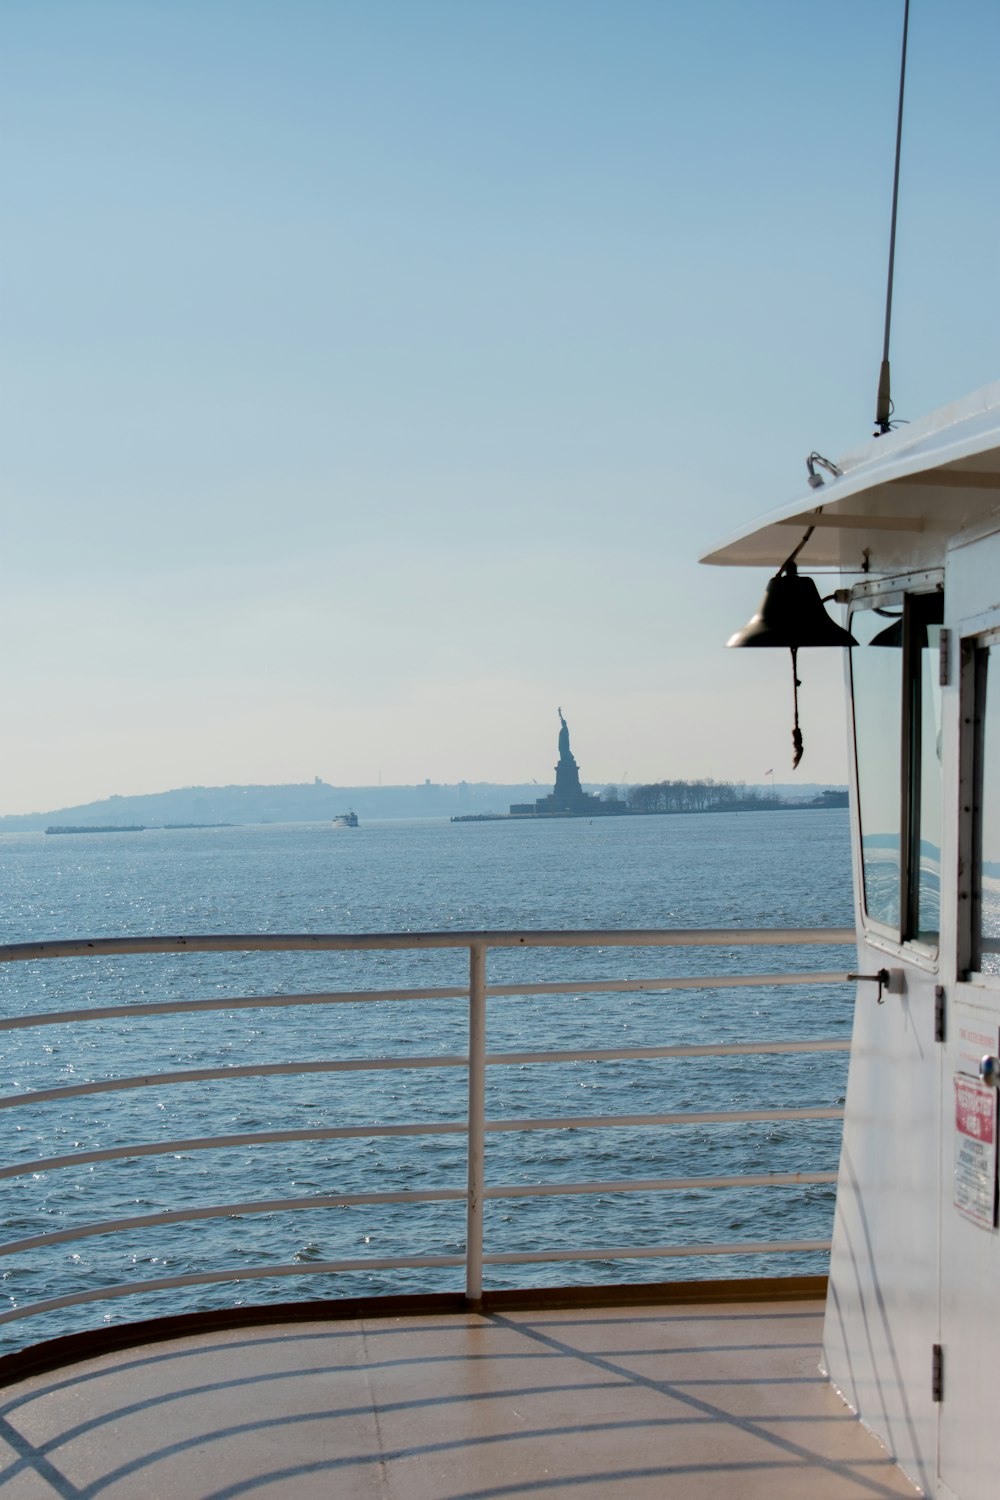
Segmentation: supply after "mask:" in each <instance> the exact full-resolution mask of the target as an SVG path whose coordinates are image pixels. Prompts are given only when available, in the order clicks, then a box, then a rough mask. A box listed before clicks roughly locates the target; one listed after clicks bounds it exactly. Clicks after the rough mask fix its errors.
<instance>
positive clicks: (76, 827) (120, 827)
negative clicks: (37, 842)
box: [45, 823, 146, 833]
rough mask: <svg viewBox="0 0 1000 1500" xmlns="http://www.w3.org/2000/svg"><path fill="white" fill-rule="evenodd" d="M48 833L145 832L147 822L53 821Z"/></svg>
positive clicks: (47, 829)
mask: <svg viewBox="0 0 1000 1500" xmlns="http://www.w3.org/2000/svg"><path fill="white" fill-rule="evenodd" d="M45 832H46V833H145V832H146V825H145V823H81V824H76V823H53V824H52V825H51V827H49V828H46V830H45Z"/></svg>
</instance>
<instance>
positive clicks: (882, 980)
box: [847, 969, 902, 1005]
mask: <svg viewBox="0 0 1000 1500" xmlns="http://www.w3.org/2000/svg"><path fill="white" fill-rule="evenodd" d="M897 974H900V971H899V970H898V969H894V970H893V971H892V972H890V971H889V970H888V969H879V971H878V973H877V974H848V976H847V977H848V979H860V980H863V981H865V982H866V983H868V984H877V985H878V994H877V995H876V996H875V1000H876V1002H877V1004H879V1005H884V1004H885V994H884V993H883V992H884V991H885V990H888V991H889V994H890V995H895V994H898V993H899V992H900V991H901V990H902V985H901V984H899V985H897V984H894V982H893V981H894V978H895V976H896V975H897ZM900 977H902V976H901V975H900Z"/></svg>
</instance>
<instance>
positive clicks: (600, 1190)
mask: <svg viewBox="0 0 1000 1500" xmlns="http://www.w3.org/2000/svg"><path fill="white" fill-rule="evenodd" d="M853 943H854V933H853V931H852V930H851V929H847V928H807V929H795V928H770V929H766V928H764V929H743V928H736V929H733V928H691V929H652V930H649V929H642V930H628V929H609V930H601V931H592V930H591V931H534V932H528V931H524V932H507V931H497V932H494V931H476V932H430V933H427V932H423V933H374V934H373V933H368V934H356V935H348V934H339V933H337V934H329V933H327V934H247V935H243V936H239V935H193V936H182V937H141V936H138V937H123V938H95V939H70V940H59V941H54V942H35V943H17V944H7V945H4V946H0V962H6V963H22V962H25V963H33V962H36V961H46V960H52V959H59V958H81V957H85V958H109V957H129V956H132V955H139V954H147V955H149V954H154V955H174V954H182V953H183V954H193V953H200V954H205V953H228V952H243V953H250V952H253V953H268V952H286V953H290V952H301V951H313V952H317V953H347V952H359V953H364V952H374V951H383V952H384V951H409V952H413V951H420V950H440V949H465V950H466V951H467V953H468V956H469V980H468V983H467V984H465V985H458V986H456V985H446V986H442V985H437V986H426V985H425V986H399V987H392V988H381V989H377V990H376V989H372V990H364V989H362V990H358V989H351V990H321V991H317V992H309V993H298V994H262V995H237V996H227V995H225V994H218V995H213V996H211V997H207V998H199V999H193V1000H192V999H168V1000H155V1001H145V1000H142V1001H139V1000H137V1001H135V1002H125V1003H116V1004H104V1003H97V1004H94V1005H86V1006H79V1005H77V1006H73V1007H72V1008H69V1009H61V1010H50V1011H46V1012H30V1013H26V1014H23V1015H14V1016H6V1017H4V1018H3V1019H0V1031H2V1032H15V1031H21V1032H23V1031H25V1030H29V1029H32V1028H38V1027H54V1026H72V1027H79V1026H85V1025H86V1024H87V1023H90V1022H94V1021H98V1020H101V1021H107V1020H116V1019H120V1020H126V1019H127V1020H128V1021H129V1023H133V1022H135V1021H136V1020H138V1019H139V1018H142V1017H146V1016H148V1017H160V1016H171V1015H172V1016H180V1017H183V1016H185V1015H191V1014H197V1013H204V1012H234V1011H241V1010H248V1009H260V1010H268V1009H289V1008H294V1007H302V1006H307V1007H308V1006H312V1007H315V1006H320V1007H323V1006H331V1007H334V1006H335V1007H340V1006H344V1005H358V1006H364V1005H366V1004H370V1003H374V1002H378V1003H384V1002H399V1003H402V1004H406V1003H409V1004H413V1003H414V1002H420V1001H463V1002H465V1004H466V1005H467V1007H468V1033H467V1046H466V1047H465V1048H464V1049H463V1050H462V1051H460V1052H454V1051H448V1052H441V1053H426V1052H421V1053H414V1054H404V1055H392V1056H370V1057H369V1056H365V1057H342V1056H341V1057H320V1058H305V1059H290V1060H284V1061H280V1062H258V1063H253V1064H247V1065H244V1064H239V1063H233V1064H223V1065H218V1066H209V1067H201V1066H194V1067H187V1068H183V1069H173V1068H172V1069H161V1070H158V1071H150V1072H143V1073H136V1074H134V1075H130V1076H114V1077H106V1078H97V1079H93V1078H91V1079H85V1080H80V1081H74V1082H72V1083H65V1084H58V1085H56V1086H49V1087H37V1088H22V1089H19V1090H18V1091H17V1092H15V1093H12V1094H8V1095H6V1096H4V1097H2V1098H0V1109H5V1110H11V1109H23V1108H25V1107H30V1108H32V1109H37V1108H39V1107H45V1106H53V1105H55V1106H60V1105H65V1104H66V1103H67V1102H68V1101H70V1100H74V1099H82V1098H86V1097H92V1096H107V1095H118V1094H123V1093H133V1092H136V1091H142V1090H148V1089H156V1090H167V1089H172V1088H175V1087H178V1086H184V1085H190V1084H192V1083H212V1084H220V1085H221V1084H230V1083H235V1082H243V1083H246V1082H247V1081H249V1080H262V1079H267V1078H275V1077H295V1076H303V1075H309V1074H334V1075H336V1074H342V1075H349V1074H352V1073H370V1072H373V1071H387V1072H392V1071H397V1070H421V1071H422V1070H438V1069H452V1070H453V1069H456V1068H459V1069H464V1070H466V1072H467V1074H468V1109H467V1113H466V1117H465V1118H464V1119H462V1120H453V1119H447V1120H440V1119H438V1120H434V1119H431V1120H412V1121H391V1122H385V1121H378V1120H376V1121H372V1122H370V1123H367V1124H351V1125H333V1126H325V1125H324V1126H315V1125H309V1126H304V1127H302V1128H299V1129H291V1130H287V1129H281V1130H275V1129H272V1130H245V1131H236V1132H230V1133H226V1134H214V1135H201V1136H191V1137H186V1138H177V1139H171V1140H166V1139H164V1140H156V1141H120V1142H116V1143H115V1144H113V1145H108V1146H95V1147H92V1148H85V1149H73V1150H71V1151H64V1152H59V1153H56V1154H49V1155H45V1156H36V1157H34V1158H32V1159H27V1157H24V1158H22V1159H18V1160H8V1161H7V1162H4V1163H2V1164H0V1178H2V1179H13V1178H26V1177H37V1176H40V1175H43V1174H47V1173H49V1172H53V1171H58V1170H60V1169H63V1168H78V1167H81V1166H84V1165H86V1166H93V1165H94V1164H97V1163H105V1162H114V1161H123V1160H126V1159H129V1158H140V1157H151V1156H163V1155H169V1154H174V1155H180V1154H186V1153H188V1152H195V1151H211V1150H218V1151H225V1150H231V1149H233V1148H244V1147H252V1148H256V1147H260V1146H264V1145H276V1146H291V1145H296V1144H305V1143H309V1142H332V1141H338V1140H341V1141H344V1140H350V1139H359V1140H360V1139H378V1138H391V1137H400V1138H402V1137H419V1136H435V1135H437V1136H440V1135H462V1136H465V1137H466V1152H465V1155H466V1184H465V1186H464V1187H443V1186H430V1187H426V1188H423V1187H421V1188H412V1187H406V1188H396V1189H394V1190H390V1191H372V1192H339V1193H338V1192H329V1191H328V1192H325V1193H316V1194H306V1195H301V1194H298V1195H280V1196H273V1195H272V1196H268V1197H261V1198H258V1199H240V1200H239V1201H233V1202H222V1203H209V1204H204V1203H202V1204H193V1205H186V1206H184V1207H181V1208H172V1209H166V1210H157V1211H155V1212H151V1213H141V1214H130V1215H118V1216H111V1217H108V1218H97V1219H92V1220H90V1221H89V1222H86V1223H74V1224H69V1225H66V1226H64V1227H59V1228H54V1229H45V1230H41V1231H40V1232H35V1233H28V1234H24V1233H22V1234H19V1235H18V1236H17V1237H16V1238H11V1239H10V1240H8V1241H7V1242H6V1243H4V1244H0V1257H5V1256H11V1255H23V1254H26V1253H28V1252H31V1251H35V1250H39V1249H43V1248H46V1247H52V1246H55V1245H63V1244H68V1243H72V1242H74V1241H83V1240H90V1239H93V1238H95V1237H100V1236H104V1235H114V1234H121V1233H125V1232H142V1231H153V1230H157V1229H161V1228H164V1227H166V1226H169V1225H175V1224H185V1223H187V1224H191V1223H197V1222H200V1221H205V1220H211V1219H225V1218H234V1219H235V1218H240V1219H242V1218H253V1217H255V1216H260V1215H268V1214H275V1213H295V1212H298V1211H300V1210H310V1211H315V1210H317V1209H331V1210H332V1209H342V1208H349V1207H358V1206H362V1205H365V1206H367V1205H376V1204H422V1203H446V1202H455V1201H463V1200H464V1202H465V1205H466V1242H465V1249H464V1253H462V1254H444V1255H416V1256H402V1257H384V1256H368V1257H348V1258H344V1259H337V1260H329V1259H326V1260H322V1261H321V1260H318V1259H317V1260H309V1261H307V1262H296V1263H293V1264H267V1265H265V1266H254V1265H241V1266H238V1267H233V1268H229V1269H224V1270H204V1269H198V1270H194V1271H191V1272H190V1273H186V1274H183V1275H176V1276H167V1277H162V1276H161V1277H156V1278H148V1277H146V1278H142V1279H139V1280H137V1281H135V1282H129V1283H122V1284H116V1285H113V1286H106V1285H105V1286H95V1287H92V1288H90V1289H88V1290H83V1291H80V1290H74V1291H72V1292H66V1293H65V1294H64V1295H61V1296H55V1297H45V1298H43V1299H41V1300H38V1301H35V1302H32V1303H30V1304H27V1305H24V1306H15V1307H11V1308H10V1309H9V1310H7V1311H4V1312H2V1313H0V1324H3V1323H8V1322H13V1321H17V1320H20V1319H23V1318H28V1317H31V1316H33V1315H36V1314H42V1313H50V1312H54V1311H57V1310H59V1309H62V1308H68V1307H71V1306H76V1305H79V1304H83V1303H86V1302H91V1301H93V1302H97V1301H102V1300H106V1299H108V1298H114V1297H126V1296H131V1295H136V1294H140V1293H143V1292H157V1291H165V1290H172V1289H179V1288H183V1287H196V1286H210V1285H213V1284H217V1283H220V1282H238V1281H245V1280H246V1281H249V1280H257V1279H261V1278H266V1277H276V1278H283V1277H288V1276H295V1275H300V1276H301V1275H306V1276H315V1275H317V1274H327V1273H329V1274H334V1273H344V1272H353V1271H374V1270H409V1269H417V1268H422V1267H441V1268H445V1267H450V1268H454V1267H458V1266H464V1268H465V1284H466V1296H467V1298H468V1300H469V1302H470V1304H471V1305H473V1306H474V1305H477V1304H478V1302H479V1301H480V1299H481V1296H482V1279H483V1269H484V1267H486V1266H515V1265H526V1264H531V1263H541V1262H561V1261H581V1262H585V1261H595V1260H596V1261H605V1262H606V1261H611V1260H634V1259H649V1258H654V1257H660V1258H663V1259H673V1258H681V1257H690V1256H703V1255H711V1256H720V1255H770V1254H772V1253H776V1252H780V1251H783V1252H786V1253H787V1252H792V1253H797V1252H810V1253H811V1252H816V1251H823V1250H826V1249H828V1241H825V1240H812V1239H795V1240H784V1241H782V1240H773V1239H771V1240H761V1241H752V1242H751V1241H736V1242H729V1241H726V1242H720V1241H707V1242H697V1243H693V1244H683V1245H672V1244H667V1245H660V1244H657V1245H645V1244H643V1245H636V1244H632V1245H628V1244H626V1245H615V1246H607V1245H605V1246H603V1247H578V1248H570V1247H563V1246H552V1247H547V1248H545V1247H537V1248H533V1249H530V1250H499V1251H489V1250H487V1249H486V1247H485V1245H484V1243H483V1206H484V1203H485V1202H487V1201H491V1200H504V1199H516V1198H545V1197H550V1198H554V1197H581V1196H588V1195H590V1196H592V1195H595V1194H597V1195H605V1194H607V1195H611V1194H626V1193H664V1194H669V1193H674V1192H692V1191H701V1190H715V1189H719V1190H734V1189H742V1188H782V1187H794V1186H798V1187H803V1186H816V1185H829V1184H832V1183H834V1182H835V1181H836V1173H835V1172H833V1171H828V1170H821V1171H791V1172H775V1171H771V1172H750V1173H746V1172H742V1173H727V1172H721V1173H720V1172H715V1173H713V1174H710V1175H709V1174H706V1175H703V1176H690V1175H674V1176H663V1175H654V1176H644V1177H634V1178H630V1177H627V1176H626V1177H621V1176H615V1177H610V1178H605V1179H601V1180H596V1179H595V1180H585V1181H578V1182H541V1183H535V1182H531V1183H507V1184H495V1183H494V1184H487V1182H486V1181H485V1143H486V1138H487V1136H488V1135H490V1134H493V1133H497V1132H515V1131H516V1132H525V1133H530V1132H546V1131H593V1130H608V1129H613V1130H623V1129H635V1128H655V1129H660V1128H664V1129H671V1128H676V1127H690V1126H699V1127H700V1126H714V1125H735V1124H746V1123H767V1122H771V1123H776V1122H784V1121H823V1120H836V1119H839V1118H840V1117H841V1116H842V1113H843V1111H842V1106H840V1105H839V1104H838V1105H802V1106H796V1107H782V1106H775V1107H763V1108H748V1109H739V1108H727V1109H692V1108H685V1109H680V1110H676V1109H675V1110H662V1111H658V1112H637V1113H629V1114H623V1113H618V1114H593V1115H588V1114H576V1113H574V1114H554V1115H546V1116H531V1117H527V1116H525V1117H520V1116H514V1117H511V1118H500V1119H492V1118H488V1117H487V1113H486V1087H485V1084H486V1074H487V1070H488V1069H489V1068H503V1067H510V1068H525V1067H534V1066H536V1065H540V1066H548V1065H560V1064H563V1065H564V1064H582V1063H587V1064H590V1063H593V1064H596V1065H601V1064H608V1063H621V1062H647V1061H661V1060H669V1059H675V1060H681V1059H697V1058H702V1059H720V1060H721V1059H725V1058H740V1057H766V1056H767V1055H773V1056H781V1055H785V1056H787V1055H793V1054H824V1053H837V1052H844V1051H847V1050H849V1042H848V1041H847V1039H846V1038H844V1037H833V1038H831V1037H822V1038H814V1037H806V1038H801V1039H775V1040H771V1039H763V1040H755V1041H732V1042H700V1041H699V1042H681V1043H677V1042H673V1043H670V1044H662V1045H636V1046H606V1047H595V1046H578V1047H569V1048H567V1047H559V1048H556V1047H553V1048H543V1049H532V1050H521V1049H519V1050H503V1051H501V1050H493V1051H491V1050H489V1049H488V1048H487V1045H486V1007H487V1002H488V1001H489V1000H490V999H494V998H496V999H500V998H504V999H510V998H517V997H524V998H529V997H533V998H542V999H544V998H545V997H553V998H556V997H559V996H567V995H580V996H598V995H602V994H608V995H614V994H628V993H630V992H637V993H644V994H646V995H648V996H650V997H657V992H662V998H663V999H664V1002H665V1003H666V1001H667V999H668V998H669V994H670V992H672V991H690V990H703V991H714V990H732V989H736V988H741V989H753V988H762V987H766V988H775V987H787V986H796V987H799V986H801V987H804V988H809V987H816V986H831V985H840V984H845V983H848V982H849V981H850V980H851V979H852V978H856V977H857V976H853V975H852V974H851V971H850V970H849V969H848V968H846V967H845V968H844V969H823V970H803V971H800V972H797V973H796V972H789V971H787V970H782V971H780V972H775V973H753V974H740V973H738V972H737V973H733V972H731V971H730V972H726V973H722V974H699V975H684V976H676V975H674V976H662V977H641V978H635V977H626V978H614V979H607V978H605V979H594V978H587V979H581V980H564V979H559V980H550V981H544V982H541V981H531V980H527V981H525V982H505V983H502V984H489V983H487V977H486V958H487V953H488V951H489V950H490V949H491V948H497V949H507V950H510V949H515V948H521V949H540V948H578V949H592V948H622V949H625V948H632V949H646V948H687V947H713V948H719V947H722V948H726V949H736V948H746V947H757V948H759V947H783V946H795V947H799V946H805V945H815V946H819V945H822V946H829V947H834V946H842V945H847V944H852V945H853Z"/></svg>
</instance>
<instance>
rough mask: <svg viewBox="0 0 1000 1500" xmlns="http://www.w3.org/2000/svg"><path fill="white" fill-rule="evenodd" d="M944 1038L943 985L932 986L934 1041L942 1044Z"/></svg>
mask: <svg viewBox="0 0 1000 1500" xmlns="http://www.w3.org/2000/svg"><path fill="white" fill-rule="evenodd" d="M944 1039H945V1036H944V985H943V984H936V985H935V986H934V1040H935V1041H936V1042H943V1041H944Z"/></svg>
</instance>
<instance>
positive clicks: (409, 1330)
mask: <svg viewBox="0 0 1000 1500" xmlns="http://www.w3.org/2000/svg"><path fill="white" fill-rule="evenodd" d="M822 1311H823V1309H822V1304H821V1303H820V1302H819V1301H803V1302H770V1303H763V1304H762V1303H760V1302H747V1303H724V1304H717V1303H713V1304H707V1303H706V1304H698V1303H694V1304H692V1303H688V1304H683V1305H679V1306H669V1305H662V1304H655V1305H645V1306H604V1307H601V1306H586V1307H562V1308H558V1307H549V1308H545V1307H532V1308H529V1309H527V1310H525V1309H521V1310H509V1311H502V1312H500V1311H492V1310H491V1311H487V1312H485V1313H483V1314H474V1313H452V1314H436V1313H429V1314H426V1315H424V1316H408V1317H400V1316H364V1317H355V1318H347V1319H343V1320H340V1321H335V1322H299V1323H289V1324H279V1325H271V1326H263V1327H253V1328H250V1327H244V1328H240V1329H236V1330H233V1329H230V1330H228V1331H222V1332H218V1331H217V1332H208V1333H201V1334H197V1335H190V1336H185V1337H179V1338H174V1339H170V1340H167V1341H164V1342H158V1343H155V1344H147V1345H144V1346H142V1347H139V1348H135V1347H133V1348H129V1349H122V1350H118V1351H117V1352H113V1353H105V1354H103V1355H101V1356H99V1357H97V1358H92V1359H89V1360H85V1361H82V1362H80V1363H77V1364H74V1365H71V1366H66V1367H63V1368H61V1369H56V1370H52V1371H49V1372H48V1373H45V1374H36V1375H33V1376H31V1377H29V1378H28V1379H26V1380H24V1381H23V1382H21V1383H19V1384H17V1385H13V1386H10V1387H9V1388H8V1390H7V1393H6V1396H5V1398H4V1399H3V1402H2V1405H0V1491H2V1495H3V1500H51V1497H60V1500H65V1497H70V1496H72V1497H75V1500H78V1497H82V1496H86V1497H88V1500H134V1497H135V1496H136V1495H140V1494H141V1495H143V1496H146V1497H150V1500H153V1497H155V1500H235V1497H237V1496H253V1497H255V1500H275V1497H278V1496H293V1495H294V1496H295V1497H296V1500H311V1497H314V1496H317V1497H318V1496H322V1497H324V1500H329V1497H331V1496H336V1495H344V1496H350V1497H351V1500H367V1497H373V1500H374V1497H379V1500H501V1497H505V1496H521V1495H527V1496H532V1497H548V1496H551V1497H556V1496H558V1497H559V1500H571V1497H576V1496H580V1497H593V1500H596V1497H603V1496H614V1497H615V1500H644V1497H646V1496H656V1497H658V1500H661V1497H662V1496H663V1495H665V1494H669V1495H670V1497H671V1500H707V1497H713V1500H717V1497H718V1496H719V1495H720V1494H722V1493H724V1492H725V1490H726V1489H728V1488H730V1487H731V1488H732V1492H733V1493H734V1494H739V1496H740V1497H741V1500H765V1497H766V1500H801V1497H803V1496H809V1497H810V1500H856V1497H857V1500H860V1497H879V1496H912V1495H913V1494H914V1493H915V1491H914V1489H913V1487H912V1486H911V1485H910V1484H909V1483H908V1481H907V1480H906V1479H905V1478H904V1476H903V1475H902V1474H901V1473H900V1471H899V1470H898V1469H896V1468H895V1467H894V1465H893V1463H892V1462H891V1460H890V1459H889V1457H888V1456H887V1455H886V1453H885V1452H884V1450H883V1449H882V1448H881V1446H880V1445H879V1444H878V1443H877V1442H876V1440H875V1439H874V1438H873V1437H871V1436H870V1435H869V1434H868V1433H867V1432H866V1431H865V1430H864V1428H863V1427H862V1426H861V1425H860V1423H859V1422H858V1421H857V1420H856V1419H855V1418H854V1416H853V1415H852V1413H851V1412H850V1411H849V1410H848V1408H847V1407H846V1406H845V1405H844V1404H843V1402H842V1401H841V1400H840V1399H839V1398H838V1396H837V1395H836V1393H835V1392H834V1391H833V1390H831V1388H830V1387H829V1386H828V1385H827V1384H826V1382H825V1381H824V1380H823V1379H822V1377H821V1376H820V1374H819V1370H818V1364H819V1345H820V1338H821V1332H822Z"/></svg>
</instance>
